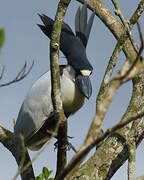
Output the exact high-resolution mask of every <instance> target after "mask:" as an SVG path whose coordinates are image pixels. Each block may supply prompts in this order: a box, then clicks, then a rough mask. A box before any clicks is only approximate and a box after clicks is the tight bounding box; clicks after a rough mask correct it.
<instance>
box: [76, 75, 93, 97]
mask: <svg viewBox="0 0 144 180" xmlns="http://www.w3.org/2000/svg"><path fill="white" fill-rule="evenodd" d="M75 82H76V85H77V86H78V88H79V90H80V92H81V93H82V94H83V95H84V96H85V97H86V98H87V99H89V98H90V96H91V94H92V85H91V81H90V78H89V77H88V76H82V75H78V76H77V77H76V80H75Z"/></svg>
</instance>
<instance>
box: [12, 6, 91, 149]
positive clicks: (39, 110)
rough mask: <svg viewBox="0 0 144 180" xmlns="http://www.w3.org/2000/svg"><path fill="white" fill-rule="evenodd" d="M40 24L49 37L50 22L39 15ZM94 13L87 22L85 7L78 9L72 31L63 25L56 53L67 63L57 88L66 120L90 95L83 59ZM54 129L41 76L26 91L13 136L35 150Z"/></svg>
mask: <svg viewBox="0 0 144 180" xmlns="http://www.w3.org/2000/svg"><path fill="white" fill-rule="evenodd" d="M39 16H40V18H41V20H42V22H43V24H44V25H38V26H39V27H40V29H41V30H42V32H44V34H45V35H46V36H48V37H49V38H51V32H52V29H53V24H54V21H53V20H52V19H51V18H49V17H47V16H46V15H39ZM93 19H94V12H93V13H92V15H91V16H90V18H89V20H88V22H87V5H86V4H84V5H83V7H82V9H81V8H80V7H79V8H78V10H77V12H76V16H75V32H76V35H75V34H74V33H73V31H72V30H71V28H70V27H69V26H68V25H67V24H66V23H63V25H62V31H61V37H60V50H61V51H62V52H63V54H64V55H65V57H66V59H67V62H68V64H67V65H61V66H60V85H61V94H62V103H63V108H64V112H65V115H66V117H69V116H70V115H71V114H74V113H75V112H76V111H78V110H79V109H80V108H81V107H82V106H83V104H84V101H85V98H88V99H89V97H90V96H91V94H92V86H91V82H90V79H89V76H90V74H91V73H92V70H93V68H92V66H91V64H90V62H89V61H88V59H87V56H86V46H87V42H88V39H89V34H90V31H91V27H92V23H93ZM55 127H56V120H55V118H54V110H53V104H52V99H51V74H50V71H48V72H46V73H45V74H43V75H42V76H41V77H40V78H39V79H38V80H37V81H36V82H35V83H34V84H33V86H32V88H31V89H30V91H29V92H28V94H27V96H26V98H25V100H24V102H23V104H22V106H21V109H20V112H19V114H18V118H17V121H16V124H15V127H14V132H15V133H21V134H22V135H23V136H24V140H25V145H26V146H27V147H28V148H30V149H31V150H38V149H39V148H41V147H42V145H43V144H44V143H46V142H47V141H48V140H49V138H50V134H51V133H52V132H53V131H54V129H55Z"/></svg>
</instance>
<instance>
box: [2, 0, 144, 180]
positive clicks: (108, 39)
mask: <svg viewBox="0 0 144 180" xmlns="http://www.w3.org/2000/svg"><path fill="white" fill-rule="evenodd" d="M103 2H104V3H105V1H103ZM57 3H58V1H56V0H49V1H47V0H43V1H40V0H37V1H35V0H25V1H24V0H13V1H12V2H11V1H9V0H4V1H2V0H1V6H0V27H4V29H5V35H6V41H5V44H4V46H3V48H2V51H1V54H0V65H1V66H0V68H1V67H2V66H3V65H5V66H6V69H5V74H4V77H3V80H2V82H6V81H9V80H11V79H13V77H15V76H16V74H17V72H19V70H20V69H21V68H22V66H23V65H24V63H25V61H27V64H28V66H30V65H31V63H32V61H33V60H34V62H35V64H34V67H33V69H32V71H31V73H30V74H29V75H28V76H27V77H26V78H25V79H24V80H22V81H21V82H19V83H17V84H13V85H10V86H8V87H3V88H1V89H0V98H1V101H0V123H1V124H2V125H4V126H5V127H6V128H8V129H10V130H12V131H13V119H16V118H17V115H18V112H19V109H20V106H21V104H22V102H23V100H24V98H25V96H26V93H27V92H28V90H29V89H30V87H31V86H32V84H33V83H34V82H35V80H37V79H38V78H39V77H40V76H41V74H43V73H44V72H46V71H47V70H49V40H48V38H46V36H45V35H43V34H42V32H41V31H40V30H39V28H38V27H37V26H36V24H37V23H41V22H40V19H39V17H38V15H37V13H44V14H46V15H48V16H50V17H52V18H54V16H55V11H56V8H57ZM118 3H119V4H120V8H121V10H122V12H123V13H124V16H125V17H126V19H129V18H130V17H131V15H132V13H133V11H134V10H135V9H136V7H137V4H138V1H137V0H133V1H131V0H127V1H120V0H118ZM106 4H107V6H108V7H109V8H110V9H111V10H114V8H113V5H112V3H111V1H107V3H106ZM79 5H80V4H79V3H78V2H76V1H72V2H71V4H70V6H69V8H68V11H67V14H66V16H65V22H67V23H68V24H69V25H70V26H71V27H72V29H74V16H75V12H76V10H77V7H78V6H79ZM141 25H142V27H143V25H144V23H143V17H142V18H141ZM132 33H133V35H134V37H135V40H136V41H137V42H138V43H139V39H138V35H137V31H136V28H134V30H133V31H132ZM115 45H116V40H115V39H114V37H113V35H112V34H111V33H110V32H109V30H108V29H107V28H106V27H105V26H104V24H103V23H102V22H101V21H100V20H99V19H98V18H97V17H95V20H94V25H93V29H92V32H91V35H90V39H89V42H88V46H87V56H88V58H89V61H90V62H91V64H92V65H93V67H94V71H93V74H92V76H91V80H92V86H93V95H92V97H91V98H90V100H86V104H85V105H84V107H83V108H82V109H81V110H80V111H79V112H78V113H76V114H75V115H74V116H72V117H70V118H69V124H68V126H69V127H68V134H69V135H70V136H73V137H74V139H72V141H71V142H72V144H73V145H74V146H75V147H76V148H77V149H78V148H79V147H80V145H81V144H82V142H83V140H84V138H85V136H86V133H87V130H88V127H89V125H90V123H91V121H92V118H93V116H94V113H95V99H96V95H97V93H98V90H99V87H100V83H101V81H102V78H103V75H104V72H105V68H106V66H107V63H108V60H109V58H110V56H111V54H112V51H113V48H114V46H115ZM63 57H64V56H63V54H61V55H60V63H61V64H63V63H65V62H66V61H65V58H63ZM124 60H125V57H124V55H123V53H122V52H121V55H120V57H119V59H118V65H117V67H116V70H115V72H114V74H115V73H116V72H117V70H118V68H119V67H120V66H121V65H122V64H123V63H124ZM131 91H132V84H131V82H128V83H127V84H124V85H123V86H122V87H121V88H120V89H119V91H118V93H117V94H116V96H115V98H114V101H113V102H112V104H111V106H110V108H109V111H108V113H107V115H106V118H105V120H104V129H107V128H108V127H111V126H112V125H114V124H115V123H116V122H118V121H119V120H120V119H121V116H122V114H123V113H124V112H125V110H126V107H127V105H128V102H129V100H130V97H131ZM54 142H55V141H52V143H51V144H50V145H49V146H48V147H47V148H46V149H45V151H44V152H43V153H42V154H41V155H40V156H39V157H38V159H37V160H36V161H35V162H34V171H35V173H36V174H39V173H40V172H41V169H42V167H43V166H47V167H48V168H49V169H52V170H54V171H55V166H56V151H54V146H53V143H54ZM142 152H143V145H140V147H139V148H138V150H137V175H141V173H143V171H144V166H142V163H143V162H142V158H141V156H142ZM91 153H92V152H91ZM34 154H35V152H32V151H30V155H31V157H33V156H34ZM73 154H74V153H73V152H72V151H70V152H68V158H69V159H70V158H71V157H72V156H73ZM0 158H1V165H0V172H1V178H2V179H7V180H11V179H12V177H13V176H14V175H15V173H16V171H17V164H16V163H15V159H14V158H13V156H12V155H11V154H10V152H9V151H8V150H6V149H5V148H4V147H3V146H2V145H1V144H0ZM126 167H127V164H126V165H124V166H123V167H122V168H120V170H119V171H118V172H117V173H116V175H115V176H114V177H113V180H114V179H117V180H120V179H123V180H125V179H126V178H127V168H126ZM18 179H20V178H18Z"/></svg>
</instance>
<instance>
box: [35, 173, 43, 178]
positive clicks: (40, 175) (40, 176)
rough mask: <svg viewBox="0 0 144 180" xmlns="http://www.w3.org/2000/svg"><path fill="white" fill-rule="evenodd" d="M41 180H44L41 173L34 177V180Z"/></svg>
mask: <svg viewBox="0 0 144 180" xmlns="http://www.w3.org/2000/svg"><path fill="white" fill-rule="evenodd" d="M43 179H44V175H43V173H41V174H39V176H37V177H36V180H43Z"/></svg>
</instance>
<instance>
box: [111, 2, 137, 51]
mask: <svg viewBox="0 0 144 180" xmlns="http://www.w3.org/2000/svg"><path fill="white" fill-rule="evenodd" d="M111 1H112V3H113V5H114V7H115V14H116V15H117V16H119V18H120V20H121V22H122V23H123V25H124V27H125V29H126V33H127V35H128V37H129V40H130V42H131V44H132V46H133V48H134V50H135V51H136V53H137V54H138V47H137V45H136V43H135V42H134V40H133V37H132V35H131V31H130V26H129V22H128V21H127V20H126V19H125V18H124V16H123V14H122V12H121V10H120V8H119V6H118V3H117V2H116V0H111Z"/></svg>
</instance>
